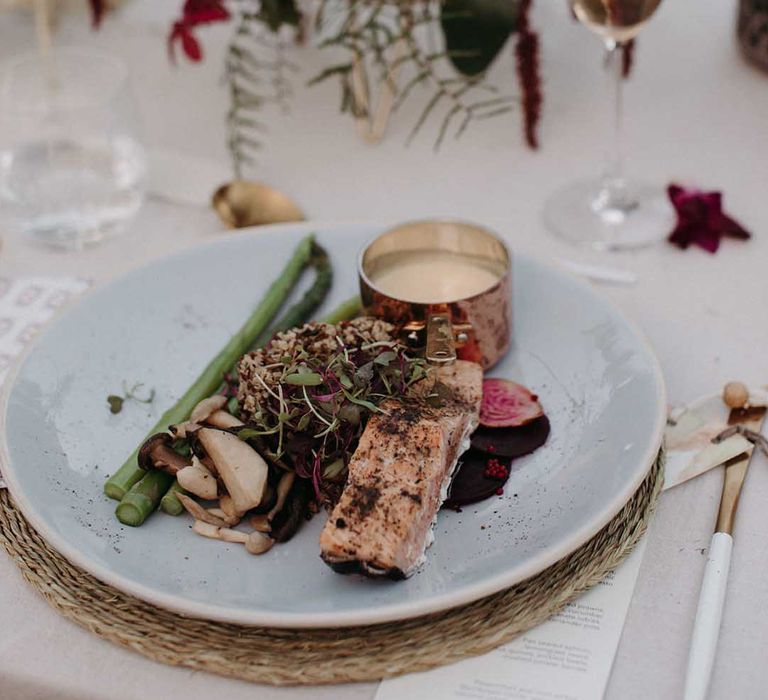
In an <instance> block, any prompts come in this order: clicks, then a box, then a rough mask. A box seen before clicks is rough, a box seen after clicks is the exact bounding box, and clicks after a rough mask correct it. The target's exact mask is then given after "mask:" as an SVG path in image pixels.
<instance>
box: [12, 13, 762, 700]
mask: <svg viewBox="0 0 768 700" xmlns="http://www.w3.org/2000/svg"><path fill="white" fill-rule="evenodd" d="M180 4H181V2H180V1H179V2H178V3H176V2H167V3H163V6H162V7H155V6H153V3H151V2H150V1H149V0H135V2H133V3H129V4H128V5H127V6H126V9H125V12H124V13H123V16H122V17H114V18H111V19H108V20H107V22H106V24H105V27H104V29H103V30H102V31H101V32H100V33H98V34H93V33H91V32H90V30H89V29H88V28H87V26H86V23H85V20H84V18H83V19H79V20H74V19H65V20H64V21H63V22H62V25H61V28H60V33H59V36H58V40H59V41H60V42H61V43H83V42H89V43H96V44H100V45H104V46H108V47H110V50H112V51H114V52H115V53H116V54H119V55H122V56H123V57H124V58H125V59H126V60H127V61H128V62H129V63H130V65H131V68H132V73H133V79H134V87H135V91H136V93H137V96H138V99H139V103H140V107H141V111H142V115H143V118H144V122H145V126H146V132H147V141H148V143H149V144H150V146H151V147H154V148H163V149H172V150H176V151H182V152H186V153H189V154H194V155H198V156H203V157H208V158H213V159H218V160H219V161H221V162H223V159H225V157H226V156H225V153H224V148H223V141H224V137H223V119H222V117H223V114H224V111H225V109H226V96H225V93H224V91H223V89H222V88H221V86H220V84H219V76H220V73H221V60H220V59H221V50H222V46H223V41H224V40H225V38H226V36H227V32H228V28H224V27H215V28H212V29H211V30H210V31H209V32H207V33H206V34H202V33H201V34H202V38H203V41H204V42H205V49H206V59H207V60H206V62H205V63H204V64H202V65H200V66H188V65H180V66H178V67H176V68H173V67H171V66H169V65H168V63H167V61H166V54H165V45H164V32H165V28H166V24H165V20H166V19H168V18H170V17H171V16H172V15H173V13H174V12H175V11H176V5H180ZM158 5H159V3H158ZM734 16H735V3H734V2H730V1H727V0H720V1H719V2H716V3H715V2H712V3H702V2H698V1H697V0H669V2H667V3H666V4H664V5H662V7H661V9H660V11H659V13H658V16H657V17H656V18H655V19H654V20H653V22H651V24H650V25H649V26H648V28H647V30H646V31H645V33H644V34H643V35H642V36H641V38H640V41H639V46H638V51H637V53H636V66H635V68H636V71H635V74H634V77H633V78H632V81H631V83H630V84H629V86H628V94H627V100H626V104H627V110H626V112H627V121H628V129H627V130H628V134H629V136H630V139H629V140H630V145H629V163H630V165H631V168H632V170H633V171H634V172H637V173H640V174H642V175H644V176H645V177H647V179H649V180H651V181H655V182H658V183H667V182H669V181H670V180H672V179H674V180H681V181H689V182H694V183H697V184H699V185H701V186H703V187H715V188H720V189H723V190H724V191H725V193H726V198H725V201H726V205H727V207H728V208H729V209H730V210H731V211H732V212H733V213H734V214H735V215H737V216H738V217H740V218H741V219H743V221H744V223H745V224H746V225H748V226H749V227H750V228H751V230H752V231H753V232H754V234H755V237H754V239H753V240H752V241H750V242H749V243H748V244H740V243H732V242H726V243H725V245H724V246H723V248H722V250H721V251H720V252H719V253H718V254H717V255H715V256H710V255H707V254H706V253H704V252H702V251H700V250H698V249H696V250H689V251H686V252H680V251H678V250H676V249H673V248H672V247H671V246H668V245H666V244H664V245H660V246H658V247H655V248H653V249H650V250H646V251H641V252H637V253H632V254H620V255H616V256H610V262H609V258H608V257H605V256H599V255H592V254H587V253H583V252H575V251H572V250H570V249H567V248H566V247H564V246H563V245H561V244H560V243H559V242H557V241H556V240H554V239H552V238H550V237H549V236H548V235H547V234H546V232H545V231H544V229H543V226H542V223H541V216H540V210H541V204H542V201H543V199H544V197H545V196H546V195H547V194H548V193H549V192H550V191H552V189H553V188H555V187H557V186H558V185H560V184H562V183H565V182H568V181H571V180H572V179H574V178H578V177H581V176H583V175H587V174H591V173H592V172H594V171H596V170H597V168H598V167H599V161H600V153H601V145H602V142H603V139H604V138H605V137H606V129H605V128H604V127H603V124H604V122H603V121H602V120H601V119H602V115H603V114H605V112H606V110H605V109H604V106H605V101H604V99H605V96H604V95H603V94H602V92H601V88H602V85H603V80H602V79H601V78H602V76H601V75H600V49H599V46H598V42H597V41H595V40H594V39H593V38H591V37H590V36H588V35H587V33H586V32H585V31H584V30H583V29H581V28H580V27H579V26H576V25H575V24H574V23H572V22H571V21H570V20H569V19H568V17H567V13H566V11H565V8H564V3H563V2H540V3H537V6H536V12H535V23H536V25H537V26H538V27H540V28H542V29H543V31H542V35H543V44H544V54H543V68H544V76H545V91H546V103H545V109H544V120H543V125H542V133H541V140H542V148H541V151H540V152H538V153H532V152H530V151H528V150H526V149H525V148H524V147H523V146H522V145H521V139H520V127H519V123H518V118H517V115H511V116H505V117H501V118H499V119H496V120H490V121H487V122H483V123H481V124H477V125H474V126H472V127H471V128H470V130H469V131H468V133H466V134H465V136H464V137H463V138H462V140H460V141H458V142H455V143H454V142H453V141H452V140H449V141H448V142H447V143H446V145H445V146H444V148H443V149H442V150H441V151H440V152H439V153H437V154H435V153H433V151H432V138H431V137H432V135H433V133H434V132H433V131H431V130H430V128H427V129H425V130H424V133H423V134H422V135H421V136H420V137H419V138H418V139H417V140H416V142H415V143H414V144H413V145H411V146H410V147H408V148H406V147H405V146H404V140H405V137H406V135H407V133H408V130H409V129H410V127H411V125H412V123H413V120H414V119H415V117H416V107H415V106H411V107H410V108H409V109H406V110H405V111H404V112H403V113H402V114H397V115H395V119H394V120H393V123H392V128H391V130H390V133H389V135H388V138H387V140H386V142H385V143H383V144H381V145H379V146H376V147H372V146H369V145H366V144H363V143H362V142H361V141H359V140H358V137H357V136H356V134H355V131H354V128H353V126H352V124H351V123H350V122H349V121H347V120H346V118H343V117H341V116H339V115H338V114H337V104H338V100H337V94H336V87H335V86H331V85H326V86H321V87H317V88H312V89H304V88H303V86H302V83H303V81H304V80H305V78H307V77H308V76H310V75H311V74H312V70H313V69H312V64H313V53H312V52H311V51H307V52H306V54H305V56H304V58H303V59H302V69H301V72H300V74H299V75H298V76H297V78H296V81H295V82H296V85H297V95H296V99H295V101H294V108H293V111H292V112H291V114H289V115H287V116H281V117H279V118H278V117H274V118H272V119H271V120H270V121H271V126H270V132H269V136H268V143H267V147H266V150H265V152H264V154H263V157H262V159H261V163H260V167H259V171H258V176H259V177H260V178H263V179H264V180H265V181H267V182H269V183H271V184H273V185H276V186H278V187H282V188H284V189H285V190H286V191H287V192H289V193H291V194H292V195H293V196H295V198H296V199H297V200H298V201H299V202H300V203H301V205H302V206H303V207H304V208H305V210H306V211H307V212H308V214H309V215H310V216H311V217H313V218H315V219H318V220H320V219H322V220H326V221H327V220H363V219H365V220H376V221H382V222H389V221H392V222H394V221H398V220H403V219H408V218H412V217H422V216H429V215H446V216H452V215H453V216H460V217H464V218H468V219H472V220H476V221H479V222H482V223H485V224H487V225H489V226H491V227H493V228H495V229H496V230H498V231H500V232H501V233H502V234H503V235H504V236H505V237H507V239H508V240H509V242H510V244H511V245H512V247H513V248H514V249H515V250H519V251H525V252H526V253H529V254H531V255H534V256H538V257H541V258H551V257H553V256H562V255H568V256H570V257H572V258H576V259H579V260H582V261H588V262H602V263H603V264H612V265H615V266H620V267H624V268H627V269H631V270H634V271H636V272H637V273H638V275H639V278H640V281H639V283H638V284H637V285H636V286H633V287H612V288H609V287H605V288H604V290H603V291H604V293H605V295H606V296H608V297H609V298H610V299H611V300H613V301H614V302H615V303H617V304H618V305H619V306H620V307H621V308H622V309H623V310H624V312H625V313H626V314H627V315H628V316H629V317H631V318H633V319H634V320H635V321H636V322H637V323H638V324H639V325H640V326H641V327H642V329H643V330H644V331H645V332H646V333H647V334H648V336H649V337H650V339H651V341H652V343H653V345H654V346H655V348H656V350H657V352H658V354H659V357H660V359H661V363H662V366H663V369H664V373H665V377H666V380H667V383H668V388H669V397H670V400H671V401H672V402H673V403H679V402H682V401H686V400H689V399H691V398H694V397H696V396H698V395H700V394H702V393H708V392H711V391H714V390H717V389H718V387H720V386H721V385H722V383H723V382H725V381H727V380H730V379H734V378H741V379H744V380H745V381H749V382H754V383H760V384H764V383H766V382H768V361H766V358H767V357H768V323H766V308H768V274H767V272H768V240H767V237H768V209H767V208H766V198H768V76H766V75H764V74H762V73H759V72H758V71H756V70H754V69H753V68H751V67H749V66H748V65H746V64H745V63H744V62H743V61H742V59H741V57H740V55H739V53H738V49H737V47H736V43H735V39H734ZM32 36H33V29H32V25H31V22H30V21H29V19H28V17H27V16H26V15H24V14H22V13H11V14H6V15H0V59H3V58H7V57H8V56H11V55H14V54H15V53H16V52H18V51H19V50H21V49H22V48H23V47H29V46H30V44H31V41H32ZM315 65H316V64H315ZM512 75H513V73H512V67H511V64H510V62H509V61H508V60H505V61H503V62H502V63H501V64H500V65H499V66H498V67H497V68H496V70H495V71H494V77H495V78H496V79H497V80H498V81H506V82H507V83H510V89H513V88H512V86H511V82H512V77H511V76H512ZM218 229H219V226H218V223H217V220H216V219H215V217H214V215H213V214H212V213H211V212H209V211H207V210H204V209H202V208H201V209H194V208H185V207H180V206H175V205H171V204H167V203H162V202H159V201H150V202H149V203H148V204H147V206H146V207H145V208H144V210H143V211H142V213H141V215H140V216H139V218H138V220H137V221H136V223H135V225H134V226H133V227H132V231H131V233H130V234H129V235H127V236H126V237H124V238H122V239H119V240H115V241H113V242H110V243H109V244H107V245H103V246H101V247H97V248H94V249H92V250H87V251H85V252H82V253H78V254H61V253H55V252H51V251H48V250H45V249H43V248H40V247H37V246H34V245H32V244H30V243H28V242H26V241H24V240H20V239H19V238H17V237H16V236H14V235H10V234H6V235H4V245H3V248H2V251H0V274H2V275H9V276H21V275H25V274H29V275H31V274H69V275H80V276H89V277H92V278H94V279H96V280H97V282H102V281H104V280H107V279H110V278H112V277H114V276H116V275H118V274H120V273H122V272H124V271H126V270H128V269H131V268H134V267H136V266H137V265H140V264H142V263H144V262H146V261H147V260H149V259H152V258H155V257H158V256H161V255H164V254H166V253H168V252H171V251H175V250H179V249H182V248H185V247H188V246H193V245H195V244H197V243H200V242H202V241H206V240H211V239H212V238H215V237H216V236H218V235H221V234H219V233H217V230H218ZM720 483H721V476H720V474H719V473H717V472H714V473H710V474H708V475H706V476H704V477H703V478H700V479H698V480H696V481H695V482H693V483H690V484H688V485H686V486H683V487H680V488H678V489H674V490H673V491H671V492H668V493H666V494H665V495H664V497H663V499H662V501H661V504H660V506H659V510H658V515H657V517H656V519H655V521H654V523H653V525H652V528H651V533H650V541H649V543H648V548H647V552H646V555H645V561H644V563H643V566H642V570H641V573H640V577H639V580H638V584H637V589H636V593H635V596H634V599H633V602H632V605H631V608H630V611H629V615H628V618H627V623H626V627H625V630H624V634H623V637H622V641H621V645H620V647H619V650H618V655H617V658H616V662H615V666H614V670H613V673H612V677H611V680H610V683H609V686H608V691H607V696H606V697H607V698H609V699H610V700H631V699H634V698H637V699H638V700H641V699H642V700H645V699H646V698H661V699H666V698H677V697H680V693H681V691H682V683H683V675H684V666H685V658H686V655H687V648H688V640H689V635H690V629H691V624H692V621H693V615H694V611H695V605H696V598H697V594H698V587H699V582H700V579H701V574H702V569H703V565H704V561H705V556H704V554H703V548H706V547H707V545H708V542H709V536H710V533H711V528H712V525H713V522H714V518H715V513H716V510H717V503H718V498H719V486H720ZM766 503H768V464H766V460H765V459H764V458H762V457H758V458H756V460H755V462H754V468H753V469H752V470H751V473H750V475H749V479H748V483H747V488H746V491H745V493H744V495H743V499H742V505H741V508H740V511H739V517H738V522H737V527H736V547H735V551H734V560H733V565H732V570H731V579H730V589H729V594H728V600H727V605H726V608H725V616H724V621H723V628H722V635H721V639H720V647H719V655H718V659H717V664H716V668H715V673H714V678H713V686H712V695H711V697H712V698H719V699H730V698H742V699H749V698H763V697H766V692H768V691H766V688H768V665H766V663H765V650H766V644H767V643H768V577H766V576H765V571H766V567H768V517H766V507H765V504H766ZM374 689H375V686H374V684H362V685H352V686H343V687H333V688H310V689H274V688H268V687H262V686H252V685H247V684H245V683H240V682H236V681H230V680H224V679H220V678H216V677H214V676H209V675H206V674H202V673H195V672H191V671H188V670H184V669H174V668H169V667H165V666H162V665H160V664H156V663H153V662H150V661H147V660H145V659H143V658H141V657H139V656H137V655H135V654H133V653H132V652H129V651H127V650H123V649H120V648H118V647H115V646H113V645H111V644H109V643H107V642H104V641H101V640H99V639H98V638H97V637H95V636H93V635H91V634H89V633H87V632H85V631H84V630H81V629H80V628H79V627H77V626H76V625H74V624H72V623H69V622H67V621H65V620H63V619H62V618H61V617H59V616H58V615H57V614H56V613H55V612H54V611H53V610H51V609H50V608H49V607H48V606H47V605H46V604H45V603H44V602H43V601H42V599H41V598H40V597H38V595H37V594H36V593H34V591H32V589H31V588H30V587H29V586H27V585H26V584H25V583H24V581H23V580H22V578H21V576H20V574H19V573H18V571H17V570H16V568H15V566H14V565H13V563H12V562H11V561H10V560H9V559H8V558H7V557H5V556H4V555H3V556H0V697H2V698H3V699H8V700H11V699H13V700H15V699H16V698H25V699H27V698H30V699H31V698H35V699H38V700H42V699H44V698H45V699H47V698H56V699H58V700H62V699H65V698H66V699H70V698H71V699H72V700H75V699H77V700H91V699H99V700H145V699H146V698H150V697H154V698H167V697H177V696H178V697H181V696H183V697H185V698H186V700H195V699H197V698H200V699H202V698H206V700H209V699H210V698H211V697H217V698H226V699H227V700H236V699H237V698H265V699H266V698H275V699H278V698H279V699H281V700H306V699H308V698H313V699H314V698H318V699H319V698H329V699H330V698H334V699H337V698H338V699H349V700H368V699H369V698H372V696H373V693H374Z"/></svg>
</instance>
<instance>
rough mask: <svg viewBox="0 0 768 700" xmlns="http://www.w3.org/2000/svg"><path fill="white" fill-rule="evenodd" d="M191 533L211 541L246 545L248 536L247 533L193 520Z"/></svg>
mask: <svg viewBox="0 0 768 700" xmlns="http://www.w3.org/2000/svg"><path fill="white" fill-rule="evenodd" d="M192 531H193V532H195V533H197V534H198V535H202V536H203V537H210V538H211V539H212V540H222V541H223V542H236V543H238V544H244V545H246V546H247V545H248V539H249V535H248V534H247V533H245V532H240V531H239V530H232V529H230V528H228V527H217V526H216V525H211V524H210V523H206V522H205V521H204V520H195V523H194V525H192Z"/></svg>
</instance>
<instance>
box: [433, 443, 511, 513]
mask: <svg viewBox="0 0 768 700" xmlns="http://www.w3.org/2000/svg"><path fill="white" fill-rule="evenodd" d="M489 459H494V457H493V456H491V455H487V454H483V453H482V452H478V451H477V450H472V449H470V450H467V451H466V452H465V453H464V454H463V455H462V456H461V461H460V463H459V468H458V470H457V471H456V473H455V474H454V475H453V481H451V487H450V489H449V491H448V498H447V499H446V500H445V502H444V503H443V507H444V508H460V507H461V506H467V505H469V504H470V503H477V502H478V501H483V500H485V499H486V498H490V497H491V496H493V495H494V494H495V493H496V491H497V490H498V489H500V488H502V487H503V486H504V484H506V483H507V479H508V478H509V474H507V477H506V478H504V479H494V478H489V477H487V476H485V470H486V469H487V468H488V460H489ZM498 461H499V462H501V463H502V464H503V465H504V466H505V467H507V469H509V465H510V463H511V462H512V460H510V459H499V460H498Z"/></svg>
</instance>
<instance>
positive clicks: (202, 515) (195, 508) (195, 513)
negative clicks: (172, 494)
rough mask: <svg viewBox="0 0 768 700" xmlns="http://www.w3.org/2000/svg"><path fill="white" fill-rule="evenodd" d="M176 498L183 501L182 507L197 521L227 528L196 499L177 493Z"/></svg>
mask: <svg viewBox="0 0 768 700" xmlns="http://www.w3.org/2000/svg"><path fill="white" fill-rule="evenodd" d="M176 497H177V498H178V499H179V501H181V505H183V506H184V508H185V510H186V511H187V513H189V514H190V515H191V516H192V517H193V518H194V519H195V520H202V521H203V522H204V523H208V524H209V525H216V526H217V527H225V526H226V523H225V522H224V521H223V520H222V519H221V518H217V517H216V516H215V515H212V514H211V513H209V512H208V511H207V510H206V509H205V508H203V507H202V506H201V505H200V504H199V503H198V502H197V501H196V500H195V499H194V498H190V497H189V496H187V495H186V494H184V493H181V492H179V493H177V494H176Z"/></svg>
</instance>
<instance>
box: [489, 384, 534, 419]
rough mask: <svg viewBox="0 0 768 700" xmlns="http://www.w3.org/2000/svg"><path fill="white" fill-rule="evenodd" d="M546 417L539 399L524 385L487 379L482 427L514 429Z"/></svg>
mask: <svg viewBox="0 0 768 700" xmlns="http://www.w3.org/2000/svg"><path fill="white" fill-rule="evenodd" d="M543 415H544V409H543V408H542V407H541V404H540V403H539V397H538V396H536V394H533V393H531V392H530V391H529V390H528V389H526V388H525V387H524V386H523V385H522V384H518V383H517V382H513V381H511V380H509V379H485V380H484V381H483V402H482V404H481V405H480V425H484V426H486V427H488V428H512V427H514V426H518V425H525V424H526V423H530V422H531V421H532V420H536V418H539V417H540V416H543Z"/></svg>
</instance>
